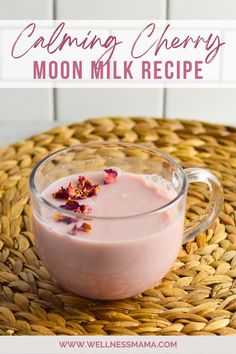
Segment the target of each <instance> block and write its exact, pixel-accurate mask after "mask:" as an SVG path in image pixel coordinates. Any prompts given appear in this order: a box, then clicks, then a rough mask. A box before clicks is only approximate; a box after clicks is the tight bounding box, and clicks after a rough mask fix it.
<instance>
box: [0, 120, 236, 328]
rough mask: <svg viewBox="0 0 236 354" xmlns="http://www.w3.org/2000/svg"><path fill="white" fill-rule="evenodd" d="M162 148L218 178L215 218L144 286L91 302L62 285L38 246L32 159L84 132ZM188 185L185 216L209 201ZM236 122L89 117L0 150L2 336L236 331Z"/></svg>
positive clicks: (80, 138) (87, 136) (90, 137)
mask: <svg viewBox="0 0 236 354" xmlns="http://www.w3.org/2000/svg"><path fill="white" fill-rule="evenodd" d="M102 140H107V141H119V140H120V141H127V142H133V143H143V144H145V145H147V146H150V147H158V148H160V149H161V150H163V151H165V152H166V153H168V154H170V155H172V156H173V157H174V158H175V159H176V160H177V161H179V162H180V163H181V165H182V166H183V167H191V166H195V167H196V166H198V167H206V168H208V169H209V170H210V171H212V172H213V173H215V175H216V176H218V177H219V178H220V180H221V181H222V184H223V187H224V193H225V202H224V205H223V208H222V211H221V213H220V215H219V218H218V219H217V220H216V222H215V223H214V225H213V226H212V227H211V228H210V229H208V230H207V231H206V232H202V233H201V234H200V235H198V236H197V237H196V239H195V240H194V241H193V242H189V243H187V244H186V245H185V246H184V247H183V248H182V249H181V250H180V253H179V256H178V259H177V260H176V262H175V263H174V264H173V267H172V269H171V270H170V271H169V273H168V274H167V275H166V277H165V278H164V279H163V281H162V282H161V283H159V284H157V285H156V287H155V288H154V289H150V290H147V291H146V292H145V293H143V294H142V295H137V296H135V297H133V298H130V299H127V300H121V301H109V302H108V301H107V302H105V301H104V302H102V301H94V300H87V299H83V298H80V297H79V296H76V295H73V294H68V293H66V292H64V291H63V290H61V289H59V288H58V287H57V286H56V284H54V283H53V281H52V280H51V279H50V276H49V274H48V272H47V270H46V269H45V268H44V266H43V265H42V264H41V262H40V260H39V259H38V258H37V256H36V254H35V252H34V236H33V234H32V230H31V221H30V206H29V196H28V177H29V174H30V172H31V169H32V167H33V166H34V165H35V164H36V163H37V162H38V161H39V160H41V159H42V158H43V157H45V156H46V155H48V154H49V153H51V152H53V151H56V150H58V149H61V148H63V147H65V146H70V145H74V144H78V143H79V142H88V141H102ZM207 195H208V193H207V189H206V188H205V187H203V186H202V185H201V184H198V185H195V187H193V188H191V189H190V192H189V197H188V209H187V218H188V219H192V218H194V217H196V215H198V214H200V213H201V212H202V211H203V209H204V208H205V207H206V205H207ZM235 278H236V129H234V128H229V127H224V126H219V125H210V124H206V123H201V122H192V121H180V120H162V119H152V118H145V119H144V118H125V119H122V118H119V117H115V118H109V117H107V118H102V119H97V120H95V119H93V120H89V121H85V122H82V123H80V124H74V125H70V126H63V127H60V128H56V129H53V130H51V131H49V132H47V133H44V134H40V135H36V136H33V137H31V138H29V139H28V140H25V141H20V142H17V143H16V144H14V145H11V146H8V147H6V148H2V149H0V334H1V335H39V334H40V335H94V334H96V335H236V313H235V310H236V280H235Z"/></svg>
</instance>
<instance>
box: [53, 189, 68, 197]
mask: <svg viewBox="0 0 236 354" xmlns="http://www.w3.org/2000/svg"><path fill="white" fill-rule="evenodd" d="M52 196H53V197H54V198H56V199H68V198H69V192H68V189H67V188H64V187H61V188H60V189H59V190H58V191H57V192H55V193H52Z"/></svg>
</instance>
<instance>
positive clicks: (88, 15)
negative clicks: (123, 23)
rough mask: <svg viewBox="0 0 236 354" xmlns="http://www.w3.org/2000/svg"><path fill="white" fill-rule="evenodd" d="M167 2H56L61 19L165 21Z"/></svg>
mask: <svg viewBox="0 0 236 354" xmlns="http://www.w3.org/2000/svg"><path fill="white" fill-rule="evenodd" d="M165 12H166V0H146V1H143V0H141V1H140V0H117V1H114V0H56V15H57V18H61V19H97V20H103V19H117V20H118V19H124V20H125V19H127V20H134V19H135V20H136V19H150V18H151V19H153V18H155V19H160V18H162V19H164V18H165Z"/></svg>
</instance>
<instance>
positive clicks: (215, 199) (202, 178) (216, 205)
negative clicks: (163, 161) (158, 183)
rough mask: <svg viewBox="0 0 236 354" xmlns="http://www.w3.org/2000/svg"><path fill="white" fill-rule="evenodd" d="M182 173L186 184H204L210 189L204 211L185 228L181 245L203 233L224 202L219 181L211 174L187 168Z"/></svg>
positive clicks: (200, 169)
mask: <svg viewBox="0 0 236 354" xmlns="http://www.w3.org/2000/svg"><path fill="white" fill-rule="evenodd" d="M184 172H185V174H186V176H187V180H188V183H194V182H203V183H206V184H207V185H208V186H209V188H210V193H211V195H210V201H209V204H208V206H207V208H206V210H205V211H204V212H203V213H202V214H201V215H199V216H198V217H197V218H196V219H194V220H192V221H190V222H189V223H188V224H187V225H186V226H185V228H184V239H183V243H185V242H187V241H190V240H191V239H192V238H193V237H194V236H196V235H197V234H198V233H200V232H202V231H204V230H205V229H206V228H207V227H208V226H210V225H211V224H212V223H213V221H214V220H215V218H216V217H217V216H218V214H219V212H220V209H221V206H222V203H223V200H224V198H223V188H222V186H221V184H220V181H219V180H218V178H216V176H214V175H213V174H212V173H210V172H209V171H207V170H205V169H202V168H187V169H185V170H184Z"/></svg>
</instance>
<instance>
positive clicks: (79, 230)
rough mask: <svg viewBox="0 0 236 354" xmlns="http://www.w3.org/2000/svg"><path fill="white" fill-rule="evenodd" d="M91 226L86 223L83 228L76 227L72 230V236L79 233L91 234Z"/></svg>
mask: <svg viewBox="0 0 236 354" xmlns="http://www.w3.org/2000/svg"><path fill="white" fill-rule="evenodd" d="M91 230H92V228H91V225H90V224H87V223H86V222H84V223H83V224H82V225H81V226H77V225H74V226H73V227H72V229H71V235H76V234H77V232H90V231H91Z"/></svg>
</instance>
